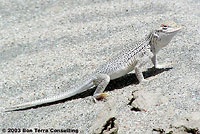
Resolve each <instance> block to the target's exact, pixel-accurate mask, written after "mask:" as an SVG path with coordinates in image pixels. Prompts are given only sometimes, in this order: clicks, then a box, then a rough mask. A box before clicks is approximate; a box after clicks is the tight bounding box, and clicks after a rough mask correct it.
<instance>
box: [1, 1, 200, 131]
mask: <svg viewBox="0 0 200 134" xmlns="http://www.w3.org/2000/svg"><path fill="white" fill-rule="evenodd" d="M199 7H200V1H199V0H173V1H172V0H168V1H165V0H159V1H154V0H143V1H141V0H135V1H134V2H133V1H130V0H124V1H121V0H120V1H112V0H82V1H74V0H67V1H65V0H59V1H56V0H48V1H45V0H34V1H31V0H17V1H16V0H1V1H0V133H1V131H4V129H5V130H6V133H8V132H7V131H8V130H9V129H15V128H17V129H18V128H19V129H20V130H21V131H22V130H23V129H29V130H31V129H32V130H33V132H30V133H39V132H34V131H35V130H34V129H35V128H38V129H49V128H53V129H78V131H79V133H81V134H88V133H89V130H90V128H91V126H92V125H93V123H94V121H95V118H96V116H97V115H98V114H99V113H100V112H101V110H102V108H103V106H104V104H105V103H106V102H103V101H100V102H98V103H96V104H94V102H93V101H92V97H91V95H92V92H86V93H85V94H83V95H80V96H77V97H75V98H73V99H70V100H66V101H62V102H59V103H55V104H52V105H48V106H41V107H37V108H35V109H27V110H24V111H15V112H4V111H3V109H4V108H5V107H9V106H12V105H14V104H20V103H23V102H28V101H33V100H36V99H39V98H45V97H49V96H53V95H58V94H62V93H63V92H67V91H69V90H70V89H71V88H72V87H74V86H75V85H79V84H81V83H82V82H84V79H85V78H86V77H88V76H90V75H91V74H92V72H93V71H94V70H95V68H97V67H98V66H99V65H101V64H102V63H104V62H105V61H106V60H107V59H109V57H112V56H113V55H114V54H115V53H117V52H118V51H120V50H121V49H122V48H123V47H124V46H126V44H130V43H134V41H136V40H139V39H141V38H143V37H144V36H145V35H146V34H148V32H149V31H150V30H151V29H153V28H155V27H158V26H159V25H160V24H161V23H162V22H163V21H168V20H169V21H175V22H176V23H178V24H180V25H182V31H181V32H180V33H178V34H177V36H176V37H175V38H174V39H173V41H172V42H171V43H170V45H169V46H167V47H166V48H164V49H163V50H162V51H161V52H160V53H159V61H160V62H161V63H166V64H167V65H168V67H169V68H170V69H167V70H163V71H160V72H158V73H156V74H152V72H151V71H150V72H149V71H147V70H150V68H152V64H151V63H150V62H149V63H148V64H147V66H145V67H144V68H143V70H144V71H145V72H144V73H145V74H146V76H147V80H149V83H148V85H140V84H138V83H137V79H136V78H135V74H134V72H132V73H131V74H129V75H127V76H125V77H122V78H120V79H117V80H115V81H112V82H111V84H110V85H109V86H108V88H107V91H106V92H107V93H108V94H110V96H109V97H108V100H109V101H110V102H113V103H115V105H116V112H115V117H116V119H117V121H118V125H119V130H118V133H119V134H151V133H161V131H165V132H166V133H167V132H170V130H169V129H170V126H171V127H172V126H175V127H177V128H178V127H180V126H182V125H184V126H186V127H188V128H191V129H192V128H194V129H195V130H198V129H200V125H199V122H200V78H199V77H200V58H199V57H200V47H199V45H200V36H199V35H200V28H199V26H200V10H199ZM134 91H135V92H134ZM133 92H134V93H135V96H137V99H136V100H135V101H133V104H134V105H132V104H131V105H128V104H129V103H130V100H131V98H133V96H132V93H133ZM135 105H136V106H138V107H140V108H144V109H145V111H138V112H137V111H134V110H133V106H135ZM153 129H154V130H157V132H156V131H153ZM158 131H160V132H158ZM172 131H174V132H175V131H176V130H172ZM2 133H3V132H2ZM24 133H25V132H24ZM40 133H46V132H40ZM185 133H187V132H185ZM188 133H189V132H188Z"/></svg>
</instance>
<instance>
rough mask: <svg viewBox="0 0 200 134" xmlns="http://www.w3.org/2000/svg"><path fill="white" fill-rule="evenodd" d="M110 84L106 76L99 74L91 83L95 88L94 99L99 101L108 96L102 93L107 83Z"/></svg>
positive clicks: (108, 77)
mask: <svg viewBox="0 0 200 134" xmlns="http://www.w3.org/2000/svg"><path fill="white" fill-rule="evenodd" d="M109 82H110V76H109V75H107V74H99V75H98V76H96V79H95V80H94V81H93V83H94V85H96V86H97V89H96V90H95V92H94V95H93V96H94V99H95V100H101V99H103V98H105V97H106V96H108V94H106V93H103V91H104V90H105V88H106V87H107V85H108V83H109Z"/></svg>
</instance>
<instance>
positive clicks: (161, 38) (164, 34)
mask: <svg viewBox="0 0 200 134" xmlns="http://www.w3.org/2000/svg"><path fill="white" fill-rule="evenodd" d="M180 30H181V27H180V26H178V25H177V24H176V23H175V22H165V23H163V24H162V25H161V26H160V27H159V28H158V29H156V30H155V31H154V32H153V38H154V41H153V42H152V43H153V45H154V46H155V47H156V49H157V51H159V50H160V49H161V48H163V47H164V46H166V45H167V44H168V43H169V42H170V41H171V39H172V38H173V37H174V36H175V35H176V34H177V32H178V31H180Z"/></svg>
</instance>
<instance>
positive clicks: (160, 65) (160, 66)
mask: <svg viewBox="0 0 200 134" xmlns="http://www.w3.org/2000/svg"><path fill="white" fill-rule="evenodd" d="M165 67H166V65H164V64H158V65H156V66H155V67H154V68H155V69H162V68H165Z"/></svg>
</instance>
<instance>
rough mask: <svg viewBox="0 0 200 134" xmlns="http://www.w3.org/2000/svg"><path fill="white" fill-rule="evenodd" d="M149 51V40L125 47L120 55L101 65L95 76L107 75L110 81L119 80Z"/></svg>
mask: <svg viewBox="0 0 200 134" xmlns="http://www.w3.org/2000/svg"><path fill="white" fill-rule="evenodd" d="M147 51H150V47H149V38H148V37H147V38H145V39H143V40H142V41H139V42H137V43H133V44H130V45H128V46H126V48H125V49H123V50H122V51H121V52H120V53H118V54H117V55H116V56H114V57H113V58H111V59H110V60H108V61H107V62H106V63H105V64H103V65H101V66H100V67H99V68H98V69H97V71H96V74H100V73H101V74H107V75H109V76H110V79H111V80H112V79H116V78H119V77H121V76H123V75H125V74H127V73H128V72H130V71H132V70H133V69H134V67H135V65H136V64H137V61H138V60H139V59H140V58H142V57H144V55H145V54H146V52H147Z"/></svg>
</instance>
